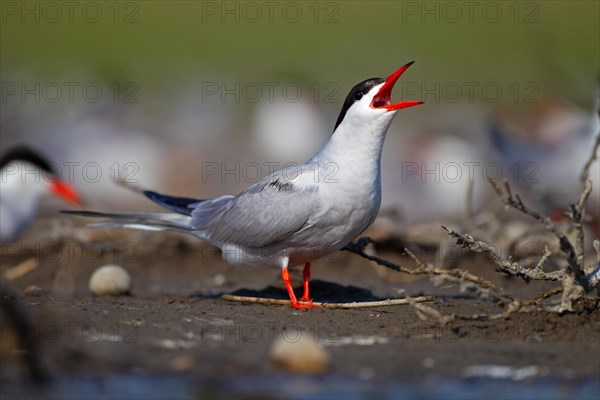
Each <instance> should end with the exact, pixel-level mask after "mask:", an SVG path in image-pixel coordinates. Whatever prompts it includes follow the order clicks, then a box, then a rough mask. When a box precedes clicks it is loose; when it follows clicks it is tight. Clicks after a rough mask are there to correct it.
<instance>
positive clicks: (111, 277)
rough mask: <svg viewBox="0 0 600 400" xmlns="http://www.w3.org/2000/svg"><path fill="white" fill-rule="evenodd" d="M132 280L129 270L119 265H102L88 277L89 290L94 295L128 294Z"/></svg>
mask: <svg viewBox="0 0 600 400" xmlns="http://www.w3.org/2000/svg"><path fill="white" fill-rule="evenodd" d="M132 286H133V281H132V280H131V276H130V275H129V272H127V271H126V270H125V269H124V268H123V267H121V266H119V265H104V266H102V267H100V268H98V269H97V270H96V271H94V273H93V274H92V277H91V278H90V291H91V292H92V294H94V295H95V296H122V295H126V294H129V293H130V292H131V288H132Z"/></svg>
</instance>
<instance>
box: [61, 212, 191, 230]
mask: <svg viewBox="0 0 600 400" xmlns="http://www.w3.org/2000/svg"><path fill="white" fill-rule="evenodd" d="M61 212H62V213H66V214H74V215H80V216H83V217H92V218H106V219H108V220H107V221H104V222H99V223H95V224H92V225H91V226H118V227H122V228H134V229H144V230H148V231H167V230H169V231H178V232H183V233H189V234H193V229H192V228H191V227H190V226H189V223H190V221H191V219H192V218H191V217H189V216H187V215H181V214H175V213H151V212H107V213H104V212H97V211H61Z"/></svg>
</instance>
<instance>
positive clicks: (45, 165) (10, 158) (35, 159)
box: [0, 146, 56, 174]
mask: <svg viewBox="0 0 600 400" xmlns="http://www.w3.org/2000/svg"><path fill="white" fill-rule="evenodd" d="M14 161H26V162H29V163H31V164H33V165H35V166H37V167H38V168H40V169H42V170H44V171H46V172H49V173H51V174H55V173H56V171H55V170H54V169H53V168H52V166H51V165H50V163H49V162H48V160H46V159H45V158H44V157H43V156H41V155H40V154H39V153H37V152H36V151H34V150H32V149H31V148H29V147H27V146H17V147H13V148H12V149H10V150H9V151H7V152H6V153H4V154H3V155H2V156H1V157H0V169H2V168H4V167H5V166H6V165H8V164H10V163H11V162H14Z"/></svg>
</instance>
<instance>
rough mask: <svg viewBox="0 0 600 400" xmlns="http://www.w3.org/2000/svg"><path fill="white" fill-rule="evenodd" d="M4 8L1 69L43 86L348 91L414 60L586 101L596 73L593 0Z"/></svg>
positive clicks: (436, 71) (437, 76)
mask: <svg viewBox="0 0 600 400" xmlns="http://www.w3.org/2000/svg"><path fill="white" fill-rule="evenodd" d="M2 3H4V4H3V17H2V18H3V19H2V35H1V48H2V61H1V68H2V71H3V72H6V71H7V70H14V69H24V70H27V71H28V72H30V73H32V74H33V75H35V76H38V77H39V78H40V79H47V80H52V79H56V78H57V77H63V76H64V74H65V71H72V70H73V71H80V70H85V71H91V72H92V73H93V74H95V75H97V76H98V77H100V78H103V79H106V80H109V81H110V80H127V81H136V82H139V84H140V87H141V88H146V89H150V88H152V87H156V86H158V87H169V86H171V85H173V81H174V80H179V79H181V78H188V77H189V78H197V77H198V75H199V74H202V73H206V72H214V71H217V72H218V73H220V74H224V75H230V76H235V77H236V79H246V80H269V79H272V78H273V76H275V75H276V74H281V73H285V74H293V75H294V76H298V78H300V79H302V78H303V77H310V79H317V80H336V81H337V82H339V83H340V85H342V86H343V87H347V86H350V85H352V84H353V83H355V82H356V81H357V80H358V79H363V77H365V78H366V77H370V76H381V75H384V74H387V73H388V72H389V71H391V70H393V69H394V68H396V67H398V66H399V65H401V64H403V63H405V62H407V61H409V60H413V59H414V60H417V62H418V64H417V66H418V67H417V68H414V71H411V77H412V78H414V79H419V80H425V79H427V80H428V81H431V80H436V81H441V82H448V81H461V82H462V81H469V80H473V81H499V82H504V81H506V82H513V81H532V80H533V81H536V82H539V83H540V85H541V86H542V87H543V89H545V90H548V91H558V92H560V93H562V94H563V95H564V96H569V97H570V98H573V99H575V100H578V101H585V100H583V99H584V98H588V97H589V96H586V95H587V94H589V91H590V90H591V87H592V86H593V85H594V84H596V83H597V79H598V72H599V49H600V31H599V22H598V21H599V18H600V11H599V10H600V2H598V1H593V0H591V1H537V2H528V1H523V2H516V1H499V2H498V1H494V2H483V1H482V2H471V3H469V2H462V1H457V2H443V1H430V2H427V1H424V2H423V1H415V2H401V1H370V2H365V1H335V2H310V1H308V2H306V1H302V2H272V5H271V6H267V5H265V4H267V3H265V2H225V3H221V2H202V1H139V2H127V1H125V2H112V1H101V2H91V3H95V4H96V5H95V6H93V7H92V6H90V7H88V8H86V5H85V2H75V3H77V5H76V6H73V14H72V15H73V18H70V16H69V15H68V9H67V8H66V7H64V6H62V7H60V11H61V13H62V17H60V18H55V15H56V13H55V12H54V10H53V9H52V7H48V8H46V9H45V11H44V4H43V2H23V3H21V2H7V1H3V2H2ZM7 3H9V4H10V5H9V6H7ZM12 3H17V7H18V10H17V11H16V12H14V10H13V7H12ZM289 3H293V5H290V4H289ZM490 3H491V4H490ZM36 4H37V6H38V7H39V12H38V15H37V16H38V17H39V22H36V21H35V17H36V15H35V14H26V15H25V16H24V17H23V15H22V13H23V10H24V9H33V10H35V7H36ZM59 4H60V2H59ZM468 4H472V5H470V6H469V5H468ZM215 9H216V11H215ZM97 10H100V12H101V15H100V17H98V18H96V15H97V12H96V11H97ZM227 10H229V11H230V13H229V14H227V13H226V12H227ZM269 10H272V13H271V14H270V13H269ZM298 11H299V12H300V14H298ZM498 12H500V14H498ZM85 17H87V19H88V20H89V21H94V22H88V20H86V18H85ZM70 19H71V20H72V21H70ZM115 20H116V22H115ZM54 21H56V22H54ZM95 21H97V22H95ZM586 92H588V93H586ZM344 94H345V93H340V94H339V96H340V97H343V96H344Z"/></svg>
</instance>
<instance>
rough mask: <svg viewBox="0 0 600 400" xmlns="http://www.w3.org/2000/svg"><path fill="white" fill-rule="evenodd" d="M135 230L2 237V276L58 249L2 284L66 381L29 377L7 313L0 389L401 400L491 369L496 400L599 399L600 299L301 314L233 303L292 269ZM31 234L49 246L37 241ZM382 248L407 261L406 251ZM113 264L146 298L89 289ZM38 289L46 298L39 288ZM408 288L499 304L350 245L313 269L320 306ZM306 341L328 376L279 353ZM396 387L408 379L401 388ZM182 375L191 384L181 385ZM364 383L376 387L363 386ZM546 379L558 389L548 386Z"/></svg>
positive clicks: (442, 301)
mask: <svg viewBox="0 0 600 400" xmlns="http://www.w3.org/2000/svg"><path fill="white" fill-rule="evenodd" d="M127 238H128V240H127V241H109V242H104V244H103V245H102V251H100V247H97V248H96V247H94V248H93V249H92V248H91V247H88V248H86V247H85V246H83V245H80V244H77V245H76V244H73V243H74V242H73V243H72V244H71V245H70V247H71V249H70V250H66V249H65V248H66V247H69V245H67V246H65V243H62V245H61V246H60V248H61V250H56V249H54V250H51V249H49V248H46V249H45V250H44V247H43V246H42V247H39V246H38V247H37V250H36V249H35V246H34V247H33V248H34V250H31V248H30V247H27V248H29V251H25V250H26V248H25V245H23V246H24V247H20V248H19V249H18V253H19V254H17V249H15V248H6V247H3V257H2V264H1V270H2V273H4V272H5V271H6V270H7V269H9V268H10V267H12V266H14V265H16V264H18V263H19V262H21V261H23V260H24V259H26V258H28V257H32V256H33V257H39V256H43V257H42V260H41V264H40V266H39V267H38V268H37V269H35V270H33V271H31V272H29V273H27V274H26V275H24V276H22V277H20V278H17V279H15V280H13V281H12V282H10V283H7V282H3V284H2V285H3V288H4V289H5V290H6V289H8V290H10V292H11V293H12V295H9V296H7V298H8V300H9V301H10V302H11V303H12V304H17V305H18V306H19V308H20V310H22V312H23V313H25V314H26V315H27V316H28V318H29V319H30V321H31V323H32V332H31V333H32V335H33V338H34V341H35V343H36V344H37V346H38V349H39V355H40V359H41V365H42V367H43V369H44V371H45V372H46V373H47V374H48V376H50V377H51V378H52V381H53V382H59V383H58V384H57V383H54V384H52V385H54V386H52V385H51V386H50V387H51V388H52V387H53V388H54V389H45V390H50V392H48V391H46V392H44V391H42V392H40V391H39V390H41V389H36V388H35V386H33V385H30V384H29V383H28V379H27V377H26V375H27V374H26V370H25V368H24V367H23V358H24V357H23V354H22V351H19V350H18V347H19V346H18V345H17V343H16V338H17V335H16V333H15V331H14V330H13V329H12V325H11V324H12V322H11V321H10V320H9V319H8V318H7V317H6V315H3V318H2V338H1V340H2V342H1V344H2V352H1V353H0V356H1V359H2V369H1V373H0V377H1V379H2V383H3V385H2V387H3V388H2V389H0V393H4V395H6V396H10V397H13V396H14V397H28V396H35V395H43V396H50V397H52V396H54V397H56V398H58V397H61V396H66V394H65V393H67V394H70V395H73V396H75V397H94V396H96V395H98V393H101V394H102V393H104V394H105V395H107V396H109V397H110V396H116V397H121V396H125V395H126V394H127V393H129V394H132V393H133V394H135V395H140V393H143V392H140V391H139V390H138V391H136V389H135V388H136V387H137V386H135V385H142V386H144V385H146V386H145V387H146V388H152V387H153V386H152V384H153V383H154V384H157V383H158V382H160V385H159V386H160V388H162V389H156V390H155V391H154V392H153V393H151V394H153V395H155V396H156V397H159V398H160V397H169V396H174V397H178V396H181V397H195V396H197V395H198V393H200V394H208V395H209V397H213V395H214V396H216V397H219V396H221V395H240V396H241V397H245V396H247V395H251V396H259V397H260V396H262V395H264V394H265V391H267V392H268V393H271V394H273V393H279V394H280V395H282V396H285V397H298V396H299V397H306V396H309V397H310V396H313V397H315V396H316V397H319V395H331V396H338V395H339V396H341V395H347V394H348V391H349V390H350V394H355V395H358V394H360V393H366V394H367V396H366V397H369V394H373V393H378V394H379V395H382V397H386V396H384V394H385V395H387V397H399V396H400V393H405V394H406V393H413V392H410V391H408V389H407V387H409V386H410V385H413V386H410V387H413V388H414V387H417V388H428V387H431V388H436V389H435V390H442V389H441V388H442V387H443V386H439V385H440V382H467V383H468V382H471V383H469V385H470V386H468V387H478V386H477V384H476V382H480V381H479V380H480V379H483V380H484V382H486V383H485V385H484V386H483V388H484V389H482V390H484V391H483V392H478V393H489V394H490V396H489V397H490V398H495V397H497V395H498V393H503V392H501V391H500V392H494V389H493V384H495V382H498V380H497V379H496V378H501V379H500V382H507V384H512V383H515V382H516V383H517V384H518V385H521V384H522V382H534V383H533V384H535V382H552V385H559V386H556V389H552V390H551V391H550V392H549V394H548V396H550V397H554V396H556V397H575V398H587V397H590V396H591V397H594V396H596V395H597V394H600V311H599V309H598V302H597V300H594V299H588V300H586V301H583V302H581V303H580V304H578V305H577V312H576V313H571V314H565V315H558V314H555V313H550V312H546V311H537V312H533V313H527V314H516V315H513V316H511V317H510V318H508V319H500V320H496V321H455V322H452V323H450V324H449V325H447V326H445V327H439V326H438V325H436V323H435V322H434V321H431V320H428V321H423V320H421V319H419V317H418V316H417V315H416V313H415V310H414V309H412V308H411V307H408V306H390V307H381V308H365V309H352V310H332V309H313V310H308V311H298V310H293V309H291V308H289V307H285V306H265V305H259V304H246V303H235V302H228V301H225V300H222V299H220V298H219V297H220V295H221V294H224V293H238V294H250V295H256V296H262V297H274V298H286V293H285V291H284V288H283V285H282V284H281V282H280V278H279V272H278V271H276V270H253V269H244V268H235V267H231V266H228V265H227V264H225V263H224V262H223V261H221V259H220V256H219V254H218V253H217V252H216V251H215V250H214V249H212V248H208V247H206V246H203V245H201V244H196V243H193V242H190V241H189V240H187V239H184V238H181V237H180V236H178V235H169V234H157V235H149V234H147V233H139V232H138V233H131V234H129V236H127ZM28 243H29V244H28V245H27V246H31V243H40V242H37V241H36V240H35V238H34V239H31V240H30V241H29V242H28ZM57 248H58V247H57ZM23 253H25V254H23ZM86 254H87V255H86ZM379 255H380V256H383V257H385V258H389V259H392V260H396V261H401V262H406V260H405V259H403V258H401V257H400V256H398V254H397V253H392V252H384V253H379ZM108 263H117V264H120V265H122V266H123V267H125V268H126V269H127V270H128V271H129V272H130V273H131V275H132V277H133V281H134V289H133V293H132V295H131V296H123V297H118V298H113V297H100V298H98V297H93V296H92V295H91V294H90V293H89V290H88V289H87V284H88V281H89V278H90V276H91V274H92V272H93V271H94V270H95V269H96V268H97V267H99V266H101V265H104V264H108ZM461 268H464V269H469V270H471V271H474V272H477V273H478V274H480V275H482V276H485V277H486V278H489V279H491V280H493V281H494V282H495V283H497V284H499V285H502V286H503V287H504V288H506V289H508V290H511V291H513V292H514V293H517V294H519V295H521V296H533V295H535V294H536V293H537V292H538V291H540V290H542V289H547V288H549V287H552V284H534V283H532V284H529V285H526V284H525V283H523V282H522V281H519V280H517V279H512V278H511V279H509V278H506V277H503V276H500V275H499V274H498V273H496V272H495V271H494V269H493V267H492V266H491V265H489V264H488V263H487V261H486V260H485V259H482V258H471V259H469V260H466V261H465V265H461ZM293 279H294V282H295V283H296V286H297V292H298V293H299V292H300V284H301V274H300V273H299V272H296V273H294V275H293ZM30 285H37V286H39V287H40V288H42V289H43V291H44V293H37V294H35V293H34V294H35V295H34V296H32V295H25V294H24V290H25V289H26V288H27V287H29V286H30ZM400 288H402V289H406V290H407V292H408V293H410V294H411V295H418V294H427V295H431V294H433V295H436V296H437V300H435V301H434V302H432V303H430V305H431V306H433V307H435V308H436V309H438V310H439V311H441V312H442V313H444V314H451V313H465V314H476V313H493V312H498V311H499V309H498V307H497V306H496V305H494V303H493V302H491V301H487V300H481V299H478V298H475V297H473V296H470V295H468V294H464V293H460V292H459V291H458V290H457V289H456V288H443V289H439V288H435V287H433V286H432V285H431V284H430V283H429V282H428V281H427V279H426V278H423V279H414V278H410V279H409V278H406V277H402V276H400V275H398V274H395V273H392V274H389V273H387V272H385V271H383V270H381V269H380V268H379V267H376V266H374V265H372V264H371V263H370V262H369V261H367V260H364V259H362V258H360V257H358V256H356V255H354V254H350V253H347V252H340V253H338V254H336V255H334V256H332V257H330V258H328V259H327V260H324V261H320V262H317V263H316V264H314V267H313V280H312V295H313V298H314V299H315V300H317V301H324V302H351V301H355V302H360V301H371V300H376V299H384V298H397V297H401V296H400V295H399V294H398V289H400ZM302 335H308V336H309V337H310V338H311V339H312V340H314V341H316V342H319V343H320V344H322V345H323V346H324V347H325V349H326V351H327V352H328V353H329V354H330V356H331V360H332V362H331V366H330V367H329V369H328V371H327V372H326V373H324V374H320V375H317V376H314V377H296V376H294V375H293V374H290V373H287V372H285V371H282V370H281V369H280V368H279V367H277V366H276V365H275V364H273V363H272V362H271V361H270V358H269V351H270V347H271V345H272V344H273V342H274V341H275V340H277V339H278V338H280V337H282V338H284V339H286V340H289V341H295V340H297V339H298V338H299V337H300V336H302ZM123 377H126V379H127V380H126V382H122V386H118V385H117V386H116V388H115V387H113V388H111V386H110V384H109V383H107V382H108V380H110V382H113V384H114V382H118V380H119V379H123ZM109 378H110V379H109ZM138 378H139V379H141V380H140V381H139V382H138V381H136V380H135V379H138ZM131 379H134V381H131ZM165 379H166V381H165ZM169 379H175V383H174V384H173V382H171V383H169V382H170V381H169ZM178 379H180V380H179V381H178ZM295 379H300V381H298V380H295ZM307 379H308V380H307ZM73 380H75V381H76V382H81V381H82V380H84V381H85V382H88V381H86V380H91V382H95V383H94V384H92V386H91V387H90V386H85V385H83V386H81V385H80V386H73V385H71V386H69V385H67V386H66V387H67V389H65V386H64V385H63V386H61V384H60V382H63V383H64V382H65V381H67V382H73ZM98 382H100V383H98ZM102 382H104V383H102ZM184 382H185V384H184ZM315 382H317V383H318V384H317V383H315ZM325 382H327V383H325ZM397 383H402V384H403V385H404V386H402V388H397V387H396V386H394V385H395V384H397ZM170 384H173V385H174V387H176V388H181V387H188V388H190V390H189V391H186V392H185V393H179V392H177V391H175V392H173V391H171V389H168V388H170V387H171V386H169V385H170ZM358 384H360V385H363V386H360V387H355V390H354V389H352V390H351V389H350V388H352V387H354V386H352V385H358ZM98 385H100V386H98ZM315 385H317V386H315ZM319 385H320V386H319ZM323 385H325V386H323ZM332 385H333V386H332ZM390 385H391V386H390ZM407 385H408V386H407ZM414 385H416V386H414ZM546 386H548V384H547V383H543V384H541V385H540V388H544V387H546ZM550 386H551V385H550ZM74 387H76V388H75V389H74ZM548 387H549V386H548ZM552 387H554V386H552ZM57 388H58V389H57ZM61 388H62V389H61ZM128 388H129V389H128ZM269 388H270V389H269ZM52 390H54V391H52ZM127 390H132V391H131V392H128V391H127ZM361 390H362V392H361ZM376 390H380V391H381V390H383V392H377V391H376ZM415 390H416V389H415ZM419 390H421V389H419ZM432 390H433V389H432ZM444 390H446V389H444ZM448 390H450V391H449V392H447V393H446V394H447V395H448V396H447V397H453V396H455V395H460V394H463V395H464V394H465V393H468V391H467V392H465V391H464V388H463V389H459V390H455V391H452V390H453V389H451V388H450V389H448ZM523 390H524V389H523V387H522V386H516V389H514V390H513V391H512V392H510V393H512V394H513V396H512V397H516V398H522V397H520V396H525V393H526V392H525V391H523ZM536 390H537V389H536ZM49 393H50V394H49ZM57 393H60V394H57ZM417 393H421V394H422V392H418V391H417ZM436 393H437V394H435V393H433V394H431V393H430V394H431V397H445V396H444V395H443V394H444V393H445V392H441V395H440V392H436ZM534 393H537V394H540V393H541V394H544V393H546V392H543V391H541V392H540V391H534ZM494 394H496V396H494ZM163 395H164V396H163ZM67 397H68V396H67ZM146 397H152V396H151V395H148V396H146ZM275 397H279V396H275ZM349 397H352V396H349ZM359 397H362V396H359ZM422 397H428V396H426V395H423V396H422ZM467 397H468V396H467ZM534 397H535V396H534ZM3 398H5V397H4V396H3Z"/></svg>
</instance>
